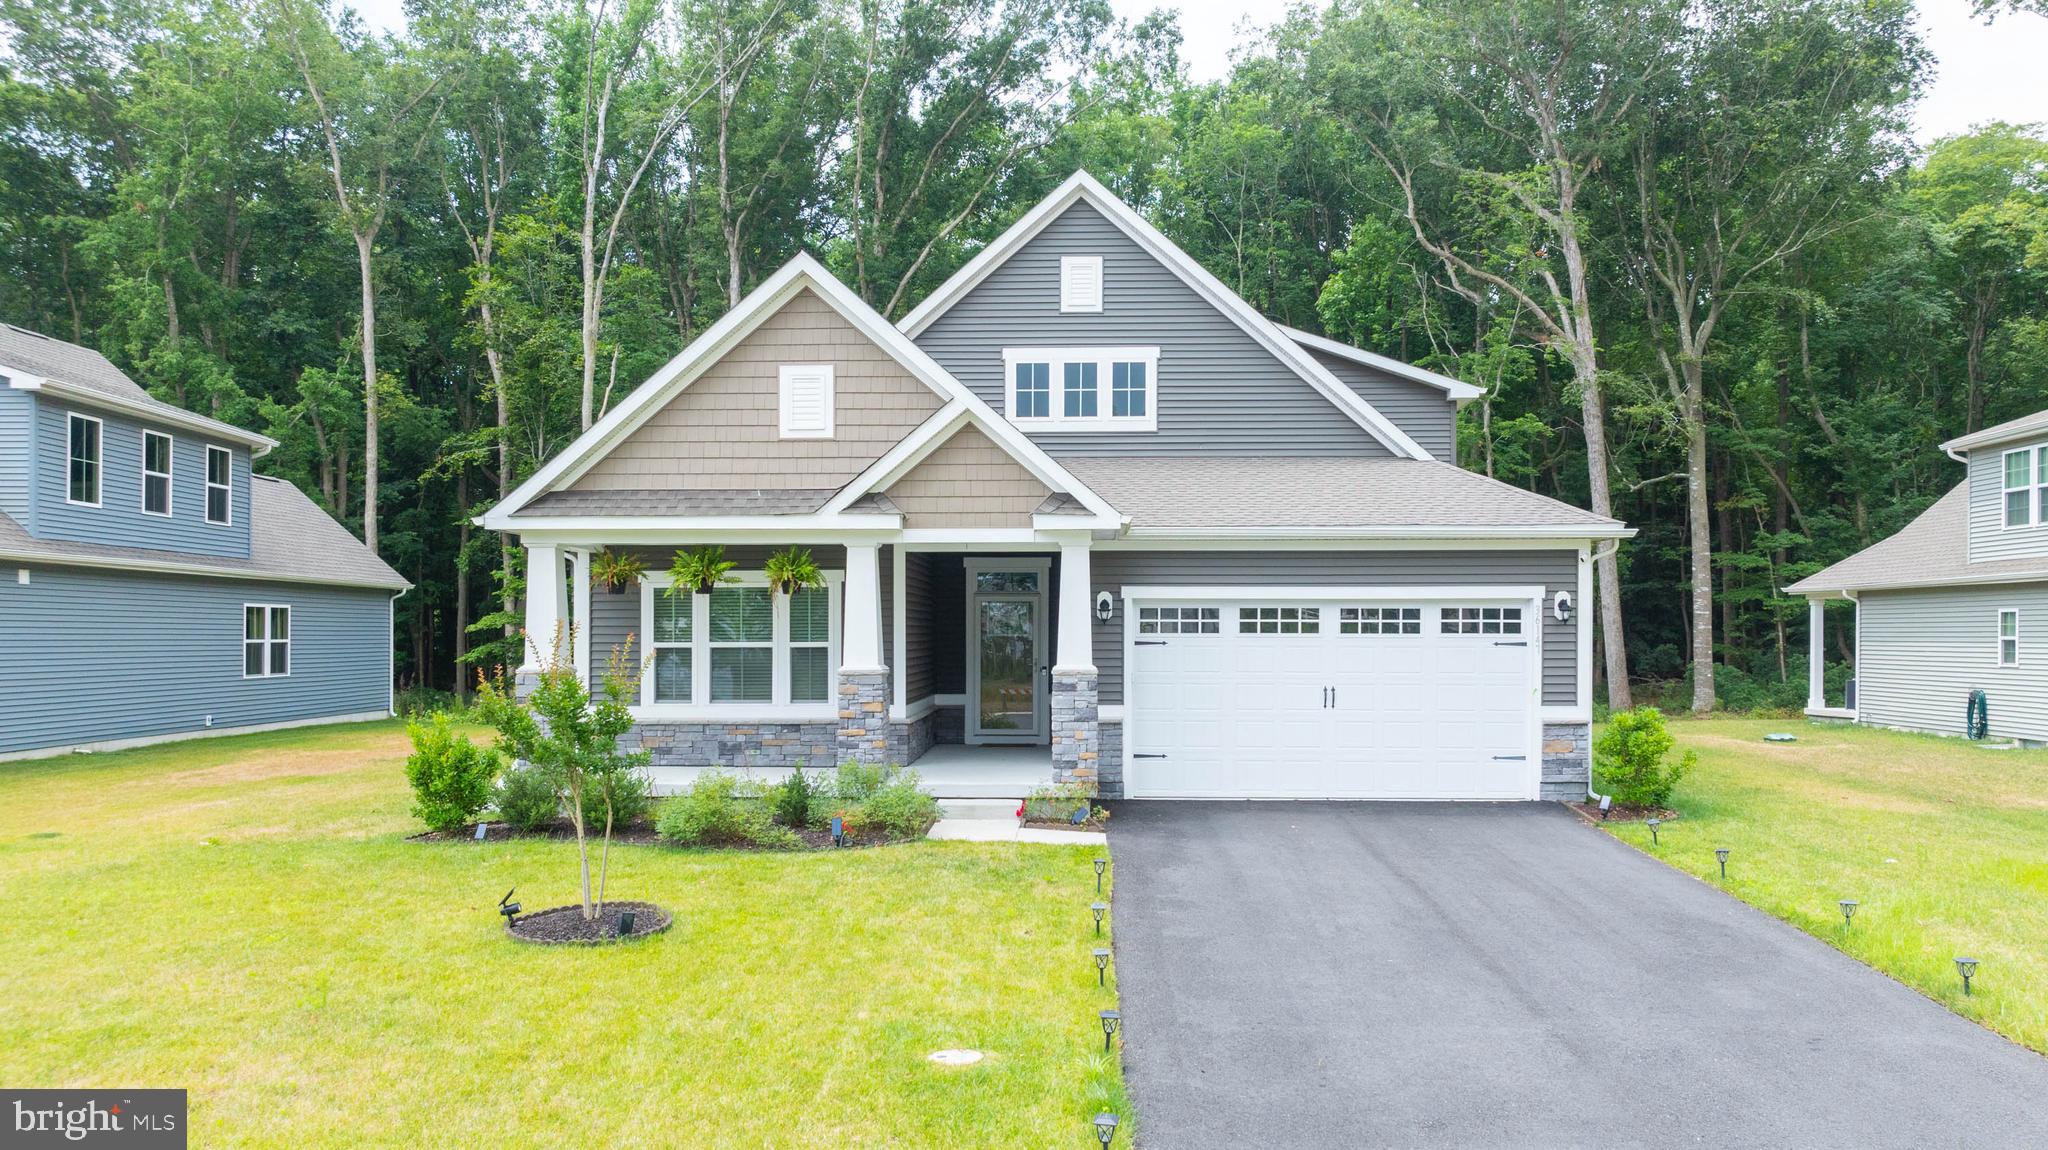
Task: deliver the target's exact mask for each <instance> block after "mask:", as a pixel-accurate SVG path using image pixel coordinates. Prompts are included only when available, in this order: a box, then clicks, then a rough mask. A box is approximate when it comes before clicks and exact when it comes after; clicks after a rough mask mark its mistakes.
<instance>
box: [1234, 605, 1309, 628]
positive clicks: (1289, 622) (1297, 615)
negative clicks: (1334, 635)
mask: <svg viewBox="0 0 2048 1150" xmlns="http://www.w3.org/2000/svg"><path fill="white" fill-rule="evenodd" d="M1322 616H1323V612H1322V608H1320V607H1239V608H1238V609H1237V633H1238V634H1240V635H1315V634H1319V633H1321V631H1322V626H1323V624H1322Z"/></svg>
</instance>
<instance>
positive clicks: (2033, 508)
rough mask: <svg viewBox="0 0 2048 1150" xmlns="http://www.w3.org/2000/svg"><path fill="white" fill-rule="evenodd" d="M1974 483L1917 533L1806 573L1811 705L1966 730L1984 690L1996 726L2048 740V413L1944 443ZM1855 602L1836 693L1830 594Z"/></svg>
mask: <svg viewBox="0 0 2048 1150" xmlns="http://www.w3.org/2000/svg"><path fill="white" fill-rule="evenodd" d="M1941 448H1942V450H1943V451H1946V452H1947V453H1948V454H1949V455H1950V456H1951V457H1953V458H1954V459H1955V460H1956V461H1958V462H1960V463H1962V464H1963V465H1964V466H1965V468H1966V472H1967V473H1966V475H1965V476H1964V479H1963V481H1962V482H1961V483H1958V484H1956V486H1955V488H1954V489H1953V490H1951V491H1950V492H1949V493H1948V494H1947V495H1944V496H1942V497H1941V498H1940V499H1939V500H1936V501H1935V504H1934V506H1932V507H1929V508H1928V509H1927V510H1926V511H1924V512H1921V514H1920V517H1919V518H1917V519H1915V520H1913V522H1911V523H1909V524H1907V525H1906V526H1905V528H1904V529H1903V530H1901V531H1900V532H1899V533H1898V534H1896V535H1894V536H1892V537H1891V538H1889V539H1886V540H1884V541H1883V542H1881V543H1877V544H1873V545H1872V546H1870V547H1866V548H1864V549H1863V550H1861V551H1859V552H1857V553H1856V554H1854V555H1851V556H1849V557H1848V558H1847V559H1844V560H1842V561H1841V562H1840V563H1837V564H1835V565H1834V566H1832V567H1829V568H1827V569H1826V570H1824V571H1821V572H1819V573H1817V574H1814V575H1812V576H1809V577H1808V578H1805V579H1802V580H1800V581H1799V582H1797V583H1794V584H1793V585H1792V586H1791V587H1790V588H1788V590H1790V591H1792V592H1794V593H1795V594H1800V595H1804V596H1806V598H1807V603H1808V610H1809V616H1810V619H1811V626H1810V628H1809V630H1810V636H1809V642H1810V647H1809V652H1808V664H1809V671H1808V677H1807V702H1806V713H1807V714H1809V715H1814V716H1816V717H1820V718H1831V719H1854V720H1856V721H1857V722H1859V723H1869V724H1873V725H1875V726H1881V727H1900V728H1905V729H1908V730H1918V731H1939V732H1942V733H1944V734H1962V733H1963V732H1964V723H1965V720H1966V718H1967V715H1968V710H1969V700H1970V694H1971V692H1973V691H1983V692H1984V696H1985V702H1986V704H1987V706H1986V711H1987V718H1988V720H1989V724H1988V733H1989V734H1990V735H1992V736H1994V737H1998V738H2009V739H2019V740H2022V741H2025V742H2029V743H2035V742H2048V411H2038V412H2035V413H2034V414H2032V415H2029V416H2026V417H2024V418H2021V419H2015V420H2013V421H2011V422H2009V423H2001V424H1999V425H1998V426H1996V427H1988V428H1985V429H1984V430H1983V431H1979V432H1975V433H1973V434H1970V435H1965V436H1962V437H1961V438H1959V439H1952V440H1950V441H1948V442H1947V443H1944V444H1942V445H1941ZM1831 599H1845V600H1848V601H1849V602H1851V603H1852V604H1854V607H1853V610H1854V611H1855V632H1854V634H1855V668H1854V682H1855V688H1854V694H1853V697H1852V698H1844V699H1840V700H1833V701H1831V700H1829V699H1828V698H1827V697H1826V696H1825V694H1824V691H1823V684H1822V677H1821V667H1822V662H1823V659H1822V657H1823V655H1824V653H1825V648H1824V646H1823V642H1822V633H1823V628H1822V621H1823V619H1824V611H1825V606H1826V604H1827V602H1828V600H1831Z"/></svg>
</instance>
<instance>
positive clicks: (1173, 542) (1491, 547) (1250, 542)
mask: <svg viewBox="0 0 2048 1150" xmlns="http://www.w3.org/2000/svg"><path fill="white" fill-rule="evenodd" d="M1587 544H1588V541H1587V540H1584V539H1529V538H1518V539H1474V538H1472V537H1471V536H1458V537H1451V538H1442V539H1416V538H1413V537H1404V538H1396V539H1357V538H1348V539H1347V538H1321V539H1305V538H1302V537H1301V536H1299V535H1295V536H1287V537H1284V538H1271V539H1266V538H1256V537H1253V538H1230V539H1189V538H1185V537H1175V536H1163V537H1148V538H1138V539H1132V538H1130V537H1129V536H1127V535H1126V536H1119V537H1116V538H1109V539H1097V540H1096V541H1095V542H1094V543H1093V544H1092V546H1093V547H1094V548H1095V550H1097V551H1425V550H1426V551H1558V550H1568V549H1573V548H1574V547H1575V546H1577V547H1584V546H1586V545H1587Z"/></svg>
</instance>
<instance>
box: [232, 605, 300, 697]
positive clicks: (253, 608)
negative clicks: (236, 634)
mask: <svg viewBox="0 0 2048 1150" xmlns="http://www.w3.org/2000/svg"><path fill="white" fill-rule="evenodd" d="M291 673H292V609H291V608H290V607H274V606H271V605H269V604H267V603H245V604H243V605H242V677H243V678H244V679H269V678H274V677H276V676H280V675H289V674H291Z"/></svg>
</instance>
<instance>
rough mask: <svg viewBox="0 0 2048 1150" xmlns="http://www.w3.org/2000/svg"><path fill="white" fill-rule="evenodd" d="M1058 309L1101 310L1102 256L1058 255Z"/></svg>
mask: <svg viewBox="0 0 2048 1150" xmlns="http://www.w3.org/2000/svg"><path fill="white" fill-rule="evenodd" d="M1060 310H1061V311H1101V310H1102V257H1101V256H1061V257H1060Z"/></svg>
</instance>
